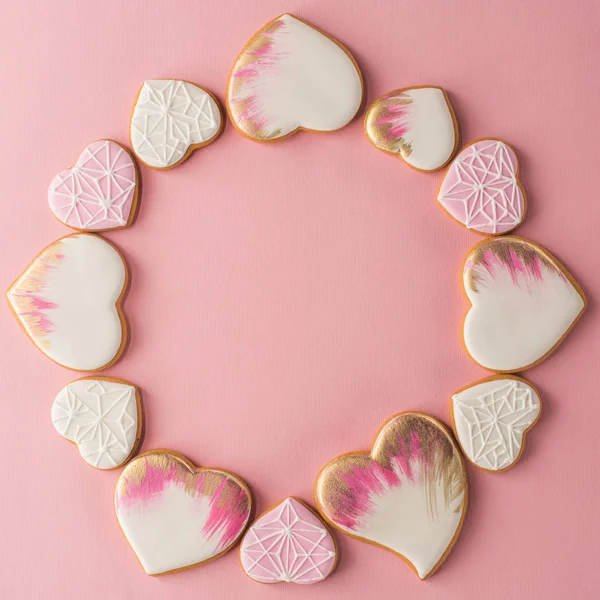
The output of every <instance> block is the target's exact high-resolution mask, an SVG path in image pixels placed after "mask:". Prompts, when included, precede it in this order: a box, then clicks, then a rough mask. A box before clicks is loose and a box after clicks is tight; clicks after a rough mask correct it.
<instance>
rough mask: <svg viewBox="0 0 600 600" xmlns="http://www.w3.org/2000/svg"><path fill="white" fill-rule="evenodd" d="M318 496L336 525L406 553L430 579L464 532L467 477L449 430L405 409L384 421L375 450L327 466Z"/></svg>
mask: <svg viewBox="0 0 600 600" xmlns="http://www.w3.org/2000/svg"><path fill="white" fill-rule="evenodd" d="M315 498H316V501H317V506H318V508H319V511H320V512H321V514H322V515H323V516H324V517H325V518H326V519H327V520H328V521H329V522H330V523H331V524H332V525H333V526H335V527H336V528H338V529H340V530H341V531H343V532H344V533H347V534H349V535H351V536H353V537H356V538H359V539H361V540H364V541H368V542H372V543H374V544H376V545H378V546H382V547H383V548H385V549H387V550H391V551H392V552H394V553H396V554H398V555H400V557H402V558H403V559H404V560H405V561H406V562H407V563H408V564H409V565H410V566H411V567H412V568H413V570H414V571H415V572H416V573H417V575H418V576H419V577H420V578H421V579H425V578H426V577H429V576H430V575H432V574H433V573H434V571H435V570H436V569H437V568H438V567H439V566H440V565H441V563H442V562H443V560H444V559H445V558H446V556H447V555H448V553H449V552H450V550H451V548H452V546H453V545H454V542H455V541H456V539H457V538H458V534H459V532H460V528H461V526H462V522H463V519H464V516H465V511H466V509H467V475H466V471H465V468H464V465H463V462H462V459H461V457H460V451H459V449H458V447H457V446H456V444H455V443H454V441H453V439H452V437H451V435H450V433H449V432H448V431H447V430H446V428H445V427H444V426H443V425H442V424H441V423H439V422H438V421H436V420H435V419H433V418H432V417H429V416H427V415H424V414H420V413H412V412H407V413H401V414H399V415H396V416H395V417H392V418H391V419H390V420H389V421H388V422H387V423H385V425H384V426H383V427H382V429H381V430H380V432H379V435H378V436H377V439H376V440H375V444H374V445H373V449H372V450H371V453H370V454H368V453H367V452H357V453H355V454H344V455H342V456H340V457H338V458H336V459H334V460H332V461H331V462H330V463H329V464H327V465H326V466H325V467H324V468H323V470H322V471H321V473H320V474H319V476H318V478H317V483H316V490H315Z"/></svg>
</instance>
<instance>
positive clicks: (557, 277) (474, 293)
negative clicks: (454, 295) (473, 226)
mask: <svg viewBox="0 0 600 600" xmlns="http://www.w3.org/2000/svg"><path fill="white" fill-rule="evenodd" d="M463 284H464V288H465V291H466V294H467V297H468V299H469V300H470V302H471V304H472V307H471V309H470V310H469V312H468V313H467V316H466V317H465V321H464V325H463V338H464V342H465V347H466V349H467V351H468V352H469V354H470V355H471V357H472V358H473V359H474V360H475V361H476V362H477V363H479V364H480V365H481V366H482V367H485V368H486V369H490V370H491V371H497V372H504V373H507V372H511V371H523V370H525V369H529V368H530V367H533V366H534V365H536V364H538V363H539V362H541V361H542V360H543V359H544V358H546V357H547V356H548V355H549V354H550V353H551V352H552V351H553V350H555V349H556V348H557V346H558V345H559V344H560V342H561V341H562V340H563V338H564V337H565V336H566V335H567V333H568V332H569V330H570V329H571V328H572V327H573V325H574V324H575V323H576V322H577V320H578V319H579V318H580V317H581V315H582V313H583V310H584V309H585V306H586V299H585V296H584V294H583V291H582V290H581V288H580V287H579V285H578V284H577V283H576V281H575V280H574V279H573V278H572V277H571V276H570V275H569V273H568V272H567V270H566V269H565V268H564V267H563V266H562V265H561V264H560V263H559V262H558V261H557V260H556V259H555V258H554V257H553V256H552V255H551V254H550V253H549V252H548V251H547V250H544V249H543V248H542V247H540V246H538V245H537V244H534V243H532V242H529V241H527V240H524V239H522V238H518V237H501V238H494V239H489V240H485V241H484V242H481V243H479V244H477V245H476V246H475V247H474V248H473V249H472V250H471V252H470V253H469V255H468V257H467V260H466V262H465V266H464V271H463Z"/></svg>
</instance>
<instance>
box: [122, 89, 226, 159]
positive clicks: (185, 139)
mask: <svg viewBox="0 0 600 600" xmlns="http://www.w3.org/2000/svg"><path fill="white" fill-rule="evenodd" d="M222 127H223V120H222V118H221V109H220V108H219V105H218V104H217V101H216V100H215V98H214V97H213V96H212V94H210V93H209V92H207V91H206V90H205V89H203V88H201V87H199V86H197V85H194V84H193V83H190V82H188V81H181V80H178V79H153V80H150V81H146V82H144V85H143V86H142V89H141V90H140V93H139V95H138V98H137V101H136V103H135V107H134V109H133V115H132V116H131V124H130V136H131V145H132V147H133V151H134V152H135V154H136V156H137V157H138V158H139V159H140V161H141V162H143V163H144V164H145V165H146V166H147V167H152V168H154V169H170V168H172V167H175V166H176V165H178V164H179V163H181V162H183V161H184V160H185V159H186V158H187V157H188V156H189V155H190V154H191V153H192V151H193V150H195V149H197V148H201V147H203V146H206V145H207V144H210V143H211V142H212V141H213V140H215V139H216V138H217V136H218V135H219V133H220V132H221V129H222Z"/></svg>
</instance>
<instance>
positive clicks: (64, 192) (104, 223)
mask: <svg viewBox="0 0 600 600" xmlns="http://www.w3.org/2000/svg"><path fill="white" fill-rule="evenodd" d="M137 198H138V186H137V174H136V168H135V163H134V162H133V158H132V157H131V155H130V154H129V152H128V151H127V150H126V149H125V148H124V147H123V146H121V145H120V144H117V142H113V141H111V140H99V141H97V142H93V143H92V144H90V145H89V146H87V147H86V148H85V150H84V151H83V152H82V153H81V154H80V155H79V158H78V159H77V162H76V163H75V166H74V167H72V168H71V169H69V170H67V171H63V172H62V173H59V174H58V175H57V176H56V177H55V178H54V179H53V180H52V182H51V183H50V187H49V189H48V202H49V204H50V209H51V210H52V212H53V213H54V215H55V216H56V217H57V218H58V220H59V221H62V222H63V223H64V224H65V225H67V226H68V227H72V228H73V229H79V230H85V231H105V230H108V229H121V228H122V227H127V225H129V224H131V222H132V221H133V218H134V216H135V209H136V205H137Z"/></svg>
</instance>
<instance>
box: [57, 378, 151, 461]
mask: <svg viewBox="0 0 600 600" xmlns="http://www.w3.org/2000/svg"><path fill="white" fill-rule="evenodd" d="M52 424H53V425H54V428H55V429H56V431H58V433H60V435H62V436H63V437H64V438H66V439H67V440H69V441H71V442H73V443H74V444H76V445H77V447H78V448H79V453H80V454H81V456H82V458H83V460H85V462H86V463H88V464H89V465H92V467H96V468H97V469H104V470H108V469H116V468H118V467H120V466H121V465H123V464H125V463H126V462H127V461H128V460H129V459H130V458H131V456H132V455H133V454H134V453H135V450H136V448H137V445H138V443H139V441H140V436H141V433H142V409H141V402H140V394H139V392H138V390H137V388H136V387H135V386H134V385H132V384H131V383H128V382H127V381H123V380H122V379H113V378H111V377H99V376H95V377H84V378H83V379H77V380H76V381H72V382H71V383H69V384H67V385H66V386H65V387H64V388H63V389H62V390H61V391H60V392H59V393H58V395H57V396H56V399H55V400H54V404H53V405H52Z"/></svg>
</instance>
